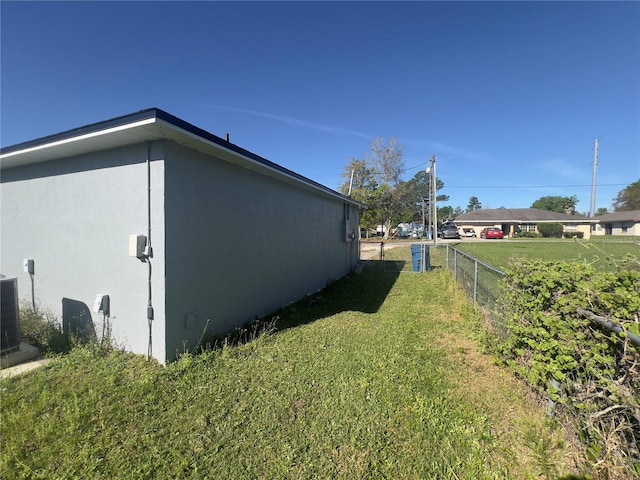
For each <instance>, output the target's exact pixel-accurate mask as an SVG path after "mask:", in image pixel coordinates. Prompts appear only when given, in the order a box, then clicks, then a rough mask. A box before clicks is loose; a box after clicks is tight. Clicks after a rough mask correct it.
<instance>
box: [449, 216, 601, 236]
mask: <svg viewBox="0 0 640 480" xmlns="http://www.w3.org/2000/svg"><path fill="white" fill-rule="evenodd" d="M453 223H454V224H455V225H456V226H457V227H458V228H461V229H463V230H464V229H470V228H473V229H474V230H475V231H476V234H477V235H478V236H480V232H481V231H482V229H484V228H487V227H496V228H499V229H501V230H502V231H503V232H504V234H505V236H513V235H515V234H516V233H518V232H537V231H538V225H540V224H541V223H561V224H562V225H563V226H564V232H565V233H568V234H573V233H576V234H577V233H578V232H582V235H583V236H584V238H587V239H588V238H589V236H590V233H591V225H592V224H595V223H596V220H594V219H592V218H586V217H578V216H575V215H567V214H564V213H555V212H549V211H547V210H540V209H537V208H497V209H480V210H476V211H474V212H469V213H467V214H465V215H461V216H459V217H456V219H455V220H454V221H453Z"/></svg>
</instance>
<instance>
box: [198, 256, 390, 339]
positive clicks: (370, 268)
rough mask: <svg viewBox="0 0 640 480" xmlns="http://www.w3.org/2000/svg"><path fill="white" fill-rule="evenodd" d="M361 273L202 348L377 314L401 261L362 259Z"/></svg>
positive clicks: (330, 285) (332, 284)
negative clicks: (344, 316)
mask: <svg viewBox="0 0 640 480" xmlns="http://www.w3.org/2000/svg"><path fill="white" fill-rule="evenodd" d="M361 263H362V265H363V269H362V273H360V274H355V273H352V274H350V275H347V276H345V277H342V278H341V279H339V280H336V281H335V282H333V283H331V284H329V285H327V287H326V288H324V289H323V290H321V291H320V292H317V293H314V294H311V295H308V296H307V297H305V298H303V299H302V300H299V301H298V302H295V303H293V304H291V305H289V306H287V307H285V308H282V309H281V310H278V311H277V312H273V313H272V314H270V315H267V316H265V317H263V318H261V319H259V320H256V321H254V322H251V323H250V324H247V325H245V326H243V327H242V328H238V329H235V330H233V331H232V332H230V333H229V334H228V335H226V336H225V337H224V338H219V337H218V338H209V339H206V340H205V341H204V342H202V345H203V347H205V349H207V348H220V347H223V346H233V345H241V344H244V343H248V342H251V341H253V340H255V339H256V338H258V337H259V336H260V335H262V334H265V333H267V334H268V333H276V332H280V331H283V330H287V329H289V328H294V327H297V326H300V325H305V324H309V323H313V322H315V321H316V320H320V319H322V318H326V317H330V316H332V315H335V314H337V313H340V312H345V311H358V312H363V313H375V312H377V311H378V310H379V309H380V306H381V305H382V304H383V303H384V301H385V299H386V298H387V295H388V294H389V292H390V291H391V288H393V285H394V284H395V282H396V280H397V278H398V276H399V275H400V271H401V270H402V268H396V267H397V266H398V263H399V262H398V261H389V262H386V261H385V262H384V264H381V262H380V261H379V260H372V261H366V260H365V261H362V262H361ZM392 266H393V268H391V267H392Z"/></svg>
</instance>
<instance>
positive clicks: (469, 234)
mask: <svg viewBox="0 0 640 480" xmlns="http://www.w3.org/2000/svg"><path fill="white" fill-rule="evenodd" d="M462 234H463V235H464V236H465V237H472V238H475V237H477V235H476V231H475V230H474V229H473V228H463V229H462Z"/></svg>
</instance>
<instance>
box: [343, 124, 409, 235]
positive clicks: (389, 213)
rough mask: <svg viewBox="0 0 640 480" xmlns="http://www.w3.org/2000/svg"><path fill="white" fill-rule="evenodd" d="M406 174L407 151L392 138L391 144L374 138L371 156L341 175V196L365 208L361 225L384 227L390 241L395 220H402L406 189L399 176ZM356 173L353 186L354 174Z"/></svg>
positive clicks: (346, 169) (351, 162) (357, 162)
mask: <svg viewBox="0 0 640 480" xmlns="http://www.w3.org/2000/svg"><path fill="white" fill-rule="evenodd" d="M403 171H404V147H403V146H402V145H401V144H400V143H399V142H398V139H397V138H395V137H393V138H391V139H389V140H388V141H387V140H385V139H384V138H382V137H380V138H375V139H374V140H372V141H371V145H370V152H369V155H368V156H367V158H365V159H364V160H359V159H352V160H351V161H350V162H349V164H348V165H347V166H346V167H345V169H344V172H343V174H342V178H343V179H344V183H343V184H342V185H341V186H340V191H341V192H342V193H345V194H346V193H348V191H349V185H350V184H351V196H352V197H353V198H354V199H356V200H358V201H360V202H362V203H364V204H366V205H367V210H365V212H364V214H363V217H362V220H361V221H362V223H363V224H364V225H366V226H377V225H380V224H382V225H384V232H385V233H384V235H385V238H388V236H389V233H390V232H391V225H392V222H393V220H394V218H397V217H399V216H400V212H401V211H402V205H403V200H404V199H405V198H406V188H404V185H403V184H404V182H402V180H400V176H401V175H402V172H403ZM352 172H353V183H351V174H352Z"/></svg>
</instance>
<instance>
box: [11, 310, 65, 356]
mask: <svg viewBox="0 0 640 480" xmlns="http://www.w3.org/2000/svg"><path fill="white" fill-rule="evenodd" d="M20 331H21V333H22V340H23V341H24V342H25V343H28V344H29V345H33V346H34V347H36V348H37V349H38V350H40V352H41V353H44V354H46V353H64V352H67V351H69V348H70V344H69V341H68V339H67V337H66V336H65V335H64V333H63V332H62V323H61V322H60V321H59V320H58V319H57V318H56V316H55V315H54V314H53V313H52V312H51V311H49V310H46V309H44V308H42V307H37V308H36V309H34V308H33V306H32V305H31V304H28V303H23V304H22V305H21V306H20Z"/></svg>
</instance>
